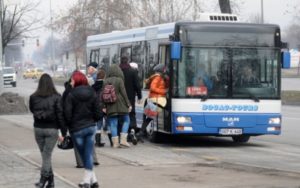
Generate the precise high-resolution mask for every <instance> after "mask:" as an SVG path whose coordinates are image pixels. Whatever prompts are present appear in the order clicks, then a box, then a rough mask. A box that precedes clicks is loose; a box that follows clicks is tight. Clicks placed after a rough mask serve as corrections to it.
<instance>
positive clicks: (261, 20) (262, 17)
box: [260, 0, 264, 24]
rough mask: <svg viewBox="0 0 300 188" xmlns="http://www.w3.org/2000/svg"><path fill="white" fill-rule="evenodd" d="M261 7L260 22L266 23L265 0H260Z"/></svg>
mask: <svg viewBox="0 0 300 188" xmlns="http://www.w3.org/2000/svg"><path fill="white" fill-rule="evenodd" d="M260 8H261V15H260V22H261V23H262V24H263V23H264V0H260Z"/></svg>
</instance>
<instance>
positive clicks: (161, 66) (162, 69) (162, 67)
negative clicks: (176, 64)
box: [153, 64, 166, 73]
mask: <svg viewBox="0 0 300 188" xmlns="http://www.w3.org/2000/svg"><path fill="white" fill-rule="evenodd" d="M165 68H166V67H165V65H164V64H158V65H155V67H154V68H153V70H154V71H155V72H159V73H164V72H165Z"/></svg>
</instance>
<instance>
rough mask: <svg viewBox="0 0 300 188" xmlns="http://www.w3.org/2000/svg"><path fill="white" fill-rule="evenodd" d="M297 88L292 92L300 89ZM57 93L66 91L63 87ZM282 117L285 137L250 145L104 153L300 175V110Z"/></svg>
mask: <svg viewBox="0 0 300 188" xmlns="http://www.w3.org/2000/svg"><path fill="white" fill-rule="evenodd" d="M283 83H286V82H283ZM293 83H294V84H296V85H297V82H293ZM296 85H295V86H294V87H292V88H297V86H296ZM36 87H37V83H36V82H35V81H34V80H19V83H18V87H17V88H10V87H7V88H5V89H4V92H5V91H11V92H17V93H19V94H20V95H22V96H25V97H28V96H29V95H30V94H31V93H33V91H34V90H35V89H36ZM57 89H58V91H59V92H62V91H63V87H61V86H58V87H57ZM282 114H283V124H282V135H280V136H259V137H252V138H251V140H250V141H249V143H246V144H236V143H233V142H232V141H231V139H229V138H216V137H180V138H178V137H177V138H176V137H175V138H174V137H167V139H166V140H165V142H164V143H161V144H152V143H149V142H146V143H144V144H139V145H138V146H137V147H135V149H134V150H132V152H131V153H124V152H120V151H119V150H111V149H110V148H109V147H105V148H103V150H102V152H103V153H104V154H105V155H107V156H111V157H114V158H118V159H120V160H123V161H127V162H130V163H132V164H136V165H140V164H141V165H151V164H156V165H157V164H161V165H166V164H197V163H199V162H201V161H203V160H204V161H210V162H213V163H215V164H222V165H226V166H227V167H231V166H232V167H237V166H239V165H241V166H243V167H249V168H251V167H258V168H257V169H258V172H260V170H261V169H259V168H261V167H262V168H266V169H271V170H273V169H277V170H281V171H288V172H296V173H299V174H300V147H299V145H300V142H299V136H298V133H299V132H300V125H299V123H298V122H299V120H300V118H299V115H298V114H300V107H298V106H283V107H282ZM29 117H30V116H29ZM22 121H23V120H22ZM107 145H108V144H107Z"/></svg>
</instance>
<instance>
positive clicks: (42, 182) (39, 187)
mask: <svg viewBox="0 0 300 188" xmlns="http://www.w3.org/2000/svg"><path fill="white" fill-rule="evenodd" d="M47 180H48V177H46V176H44V175H41V177H40V181H39V182H37V183H35V187H36V188H44V186H45V184H46V182H47Z"/></svg>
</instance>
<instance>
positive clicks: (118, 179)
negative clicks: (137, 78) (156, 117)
mask: <svg viewBox="0 0 300 188" xmlns="http://www.w3.org/2000/svg"><path fill="white" fill-rule="evenodd" d="M0 144H1V147H0V174H1V175H0V187H9V188H15V187H22V188H23V187H25V188H26V187H34V186H33V184H34V182H35V181H36V180H37V179H38V176H39V169H38V168H37V166H40V164H41V157H40V153H39V151H38V148H37V145H36V143H35V141H34V137H33V132H32V117H31V115H11V116H8V115H7V116H0ZM96 152H97V154H98V159H99V161H100V166H98V167H96V168H95V171H96V174H97V177H98V180H99V182H100V187H102V188H121V187H124V188H160V187H172V188H181V187H186V188H199V187H201V188H218V187H222V188H223V187H228V188H229V187H230V188H234V187H245V188H251V187H258V188H265V187H274V186H275V185H276V187H285V188H286V187H287V188H289V187H291V188H293V187H295V188H296V187H299V185H300V183H299V177H297V178H295V177H288V176H279V175H277V174H276V173H275V172H274V173H273V174H268V173H261V172H256V171H247V170H245V169H243V167H242V168H240V169H237V168H233V167H229V168H228V166H227V167H226V168H225V167H222V166H219V167H218V166H217V167H216V166H214V164H218V163H219V161H218V159H213V158H207V159H206V160H205V159H203V157H201V156H198V157H195V156H194V157H193V158H192V157H191V158H189V156H188V155H179V154H176V152H172V153H168V152H167V150H166V149H164V148H163V147H159V146H155V145H152V144H149V143H146V144H139V145H137V146H133V147H132V148H130V149H111V148H110V147H109V146H108V144H106V146H105V147H104V148H100V149H99V148H97V150H96ZM53 168H54V171H55V176H56V178H55V181H56V184H57V186H56V187H58V188H64V187H66V188H69V187H77V183H79V182H80V181H81V179H82V175H83V169H76V168H75V159H74V153H73V150H67V151H63V150H59V149H57V148H56V149H55V151H54V153H53ZM7 184H8V185H7Z"/></svg>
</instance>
